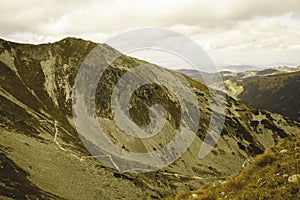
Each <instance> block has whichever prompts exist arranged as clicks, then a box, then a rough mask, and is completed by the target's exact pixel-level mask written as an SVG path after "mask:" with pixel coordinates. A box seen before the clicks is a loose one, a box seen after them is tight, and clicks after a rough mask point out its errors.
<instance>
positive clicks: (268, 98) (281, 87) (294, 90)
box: [237, 71, 300, 121]
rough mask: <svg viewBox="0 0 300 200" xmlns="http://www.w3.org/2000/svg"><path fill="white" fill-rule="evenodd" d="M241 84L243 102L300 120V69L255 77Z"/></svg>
mask: <svg viewBox="0 0 300 200" xmlns="http://www.w3.org/2000/svg"><path fill="white" fill-rule="evenodd" d="M241 85H242V86H241V87H242V88H243V90H242V92H241V93H240V94H239V95H238V96H237V98H238V99H240V101H241V102H243V103H246V104H247V105H250V106H252V107H255V108H258V109H267V110H269V111H272V112H276V113H280V114H282V115H285V116H287V117H289V118H290V119H293V120H297V121H300V102H299V98H300V87H299V86H300V71H297V72H290V73H286V74H278V75H269V76H263V77H255V78H252V79H249V80H245V81H243V82H242V84H241Z"/></svg>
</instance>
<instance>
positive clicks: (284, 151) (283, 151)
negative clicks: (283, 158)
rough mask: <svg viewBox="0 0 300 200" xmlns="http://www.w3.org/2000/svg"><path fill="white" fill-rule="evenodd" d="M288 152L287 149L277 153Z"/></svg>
mask: <svg viewBox="0 0 300 200" xmlns="http://www.w3.org/2000/svg"><path fill="white" fill-rule="evenodd" d="M287 152H288V150H287V149H282V150H281V151H280V152H279V153H287Z"/></svg>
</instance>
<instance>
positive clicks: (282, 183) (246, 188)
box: [166, 133, 300, 200]
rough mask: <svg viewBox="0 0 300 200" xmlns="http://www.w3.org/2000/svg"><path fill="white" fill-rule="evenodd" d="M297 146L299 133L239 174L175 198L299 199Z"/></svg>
mask: <svg viewBox="0 0 300 200" xmlns="http://www.w3.org/2000/svg"><path fill="white" fill-rule="evenodd" d="M299 145H300V137H299V133H297V134H295V135H293V136H289V137H288V138H286V139H285V140H284V141H283V142H281V143H280V144H278V145H276V146H274V147H272V148H271V149H269V150H268V151H266V152H265V153H264V154H262V155H260V156H257V157H256V158H255V159H254V160H253V161H251V163H250V164H249V165H248V166H246V167H245V168H243V169H242V170H241V172H240V173H239V174H238V175H235V176H232V177H228V178H227V179H226V180H225V181H222V182H218V183H214V185H207V186H205V188H202V189H198V190H195V191H192V192H191V193H188V192H181V193H179V194H178V195H177V196H176V197H174V198H175V199H182V200H184V199H196V200H204V199H211V200H214V199H274V200H277V199H278V200H281V199H299V196H300V191H299V187H300V167H299V162H300V161H299V159H300V147H299ZM174 198H172V197H170V198H168V199H169V200H171V199H174ZM166 199H167V198H166Z"/></svg>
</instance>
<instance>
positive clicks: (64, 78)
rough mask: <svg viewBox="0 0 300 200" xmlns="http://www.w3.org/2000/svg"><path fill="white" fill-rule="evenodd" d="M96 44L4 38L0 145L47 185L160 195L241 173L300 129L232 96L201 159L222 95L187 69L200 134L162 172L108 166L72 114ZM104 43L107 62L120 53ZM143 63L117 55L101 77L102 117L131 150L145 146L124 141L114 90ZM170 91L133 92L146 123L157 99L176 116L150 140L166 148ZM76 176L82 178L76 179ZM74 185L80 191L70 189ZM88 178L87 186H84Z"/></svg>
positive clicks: (58, 189)
mask: <svg viewBox="0 0 300 200" xmlns="http://www.w3.org/2000/svg"><path fill="white" fill-rule="evenodd" d="M97 45H98V44H96V43H92V42H89V41H84V40H79V39H74V38H68V39H64V40H61V41H59V42H56V43H51V44H43V45H29V44H21V45H19V44H17V43H10V42H7V41H0V70H1V75H0V89H1V90H0V113H1V115H0V117H1V118H0V125H1V126H0V130H1V131H0V132H1V135H2V136H3V137H2V139H1V140H0V142H1V143H0V144H1V145H2V146H0V147H1V150H4V149H10V150H9V151H8V152H6V156H7V157H8V158H9V159H10V160H12V161H13V162H15V163H16V165H17V166H19V167H20V168H22V169H23V170H24V171H26V172H28V174H29V175H28V177H30V178H29V179H30V180H31V181H32V184H34V185H36V186H37V187H38V188H41V190H43V191H46V192H49V193H51V194H53V195H57V196H59V197H61V198H67V199H78V198H89V199H97V197H98V196H101V197H103V198H106V199H115V198H120V199H124V198H127V199H134V198H141V199H142V198H143V197H145V196H148V197H151V198H161V197H164V196H168V195H170V194H171V193H174V192H176V191H178V190H180V189H182V188H196V187H199V185H201V184H203V182H206V181H210V180H216V179H219V177H223V176H226V175H228V174H231V173H233V172H236V171H238V170H239V169H240V168H241V166H242V164H243V162H244V161H245V160H246V159H248V158H249V157H251V156H254V155H256V154H259V153H262V152H263V151H264V150H265V149H266V148H268V147H269V146H271V145H273V144H275V143H277V142H278V140H280V138H284V137H285V136H286V135H288V134H291V133H293V132H294V131H296V130H298V129H299V124H298V123H296V122H293V121H291V120H286V119H282V116H280V115H277V114H272V113H269V112H267V111H258V110H255V109H253V108H249V107H247V106H246V105H244V104H241V103H239V102H237V101H235V100H234V99H233V98H231V97H227V108H226V118H225V126H224V129H223V131H222V133H221V138H220V139H219V141H218V143H217V145H216V146H215V148H214V149H213V151H212V152H211V153H210V154H209V155H208V156H207V157H206V158H205V159H204V160H198V159H196V158H198V157H197V156H198V152H199V148H200V146H201V144H202V141H203V139H204V137H205V134H206V130H207V129H208V126H209V121H210V117H211V115H212V113H213V112H217V111H215V110H214V111H213V110H211V109H210V104H212V103H214V102H211V101H210V99H211V98H210V95H214V96H216V97H218V92H217V91H209V90H208V88H207V87H206V86H204V85H203V84H201V83H199V82H197V81H195V80H193V79H191V78H189V77H186V76H184V77H183V78H185V79H187V81H188V82H189V83H190V85H191V87H192V89H193V91H194V92H195V93H196V94H197V99H198V103H199V111H200V113H201V116H202V118H201V121H200V122H199V130H198V132H197V137H196V138H195V141H194V142H193V144H192V145H191V146H190V148H189V149H188V151H187V152H185V153H184V154H183V155H182V156H181V157H180V158H179V159H178V160H177V161H176V162H174V163H173V164H171V165H170V166H169V167H166V168H164V169H161V170H159V171H158V172H151V173H146V174H130V173H120V172H118V171H116V170H113V169H110V168H108V167H106V166H105V165H103V164H100V163H98V162H97V161H96V159H95V158H93V157H91V155H90V154H89V153H88V152H87V150H86V149H85V148H84V146H83V144H82V142H81V140H80V139H79V137H78V134H77V131H76V128H75V126H74V123H73V116H72V91H73V85H74V80H75V77H76V74H77V71H78V69H79V67H80V65H81V63H82V62H83V60H84V59H85V57H86V56H87V55H88V53H89V52H90V51H91V50H92V49H93V48H95V47H96V46H97ZM100 48H101V51H102V60H101V62H104V63H107V60H108V59H109V58H110V57H111V56H112V55H115V54H120V53H119V52H118V51H117V50H114V49H112V48H111V47H109V46H108V45H105V44H100ZM144 63H146V62H144V61H141V60H137V59H134V58H131V57H128V56H125V55H122V54H120V56H119V58H118V59H117V60H115V61H114V62H113V63H112V64H111V65H110V66H108V68H107V70H106V72H105V73H104V74H103V76H102V77H101V79H100V80H101V81H100V83H99V85H98V88H97V92H96V113H97V116H98V119H99V123H101V125H102V126H103V129H105V130H107V131H110V135H109V137H110V138H111V139H112V140H113V141H114V142H115V143H116V145H119V146H120V147H122V145H123V146H124V148H125V149H128V150H129V151H133V152H134V151H141V148H144V147H143V146H137V145H133V144H132V143H130V142H129V143H128V142H127V143H126V140H127V139H128V136H126V137H123V136H122V133H121V132H120V131H118V130H117V128H116V124H115V122H114V121H113V120H112V114H111V105H110V96H109V95H110V94H111V91H112V90H113V88H114V86H115V84H116V83H117V81H118V79H119V78H120V77H121V76H122V75H123V74H125V73H126V72H127V71H128V70H129V69H132V68H134V67H136V66H139V65H141V64H144ZM153 66H154V65H153ZM155 67H158V66H155ZM170 73H172V74H173V75H174V76H180V77H182V76H183V75H182V74H180V73H176V72H171V71H170ZM171 84H176V83H171ZM208 92H210V94H208ZM170 97H172V94H171V93H170V91H168V90H167V89H166V88H164V87H158V86H155V85H148V86H145V87H141V88H140V89H139V90H137V92H136V93H135V94H133V97H132V102H131V104H132V110H131V112H132V113H133V117H134V119H135V122H136V123H138V124H141V125H143V124H147V123H149V117H148V116H147V114H145V113H147V112H144V111H145V110H148V109H149V107H150V105H152V104H153V103H155V102H160V103H162V104H163V105H164V106H165V107H166V108H167V111H168V113H169V114H170V116H171V117H170V120H169V122H167V123H168V124H167V126H166V130H164V131H165V132H163V133H165V134H166V135H165V136H161V135H158V136H157V137H156V138H155V140H153V141H152V142H149V143H148V147H149V148H161V146H163V145H164V144H160V142H159V141H168V140H170V139H171V138H172V135H169V134H168V132H171V131H173V129H174V128H176V127H177V125H176V124H177V123H178V120H179V118H180V115H179V114H178V108H179V106H180V105H178V102H177V101H176V100H175V101H171V100H170ZM125 139H126V140H125ZM132 141H134V140H132ZM24 142H25V143H27V145H26V144H25V143H24ZM148 147H147V148H148ZM147 148H146V149H147ZM37 152H38V153H37ZM31 154H32V156H29V157H28V155H31ZM25 157H28V159H24V158H25ZM39 159H40V160H42V162H40V161H39ZM44 163H47V165H48V167H47V165H45V164H44ZM68 169H72V171H71V172H69V171H68ZM45 172H46V173H45ZM95 174H96V175H95ZM85 177H88V178H85ZM197 177H198V178H197ZM199 177H200V179H199ZM47 178H48V179H47ZM78 179H79V180H80V181H81V183H79V182H78V183H77V181H78ZM88 179H90V180H88ZM57 180H59V181H57ZM91 181H92V182H93V183H95V184H96V185H93V184H91V183H90V182H91ZM126 184H128V187H127V186H125V185H126ZM70 185H72V187H74V188H76V190H72V189H70ZM83 185H85V186H88V187H89V189H88V190H87V191H85V187H83ZM174 189H175V191H174ZM124 190H126V196H124V193H123V191H124ZM20 192H21V191H20ZM92 194H93V195H95V196H93V195H92ZM1 195H6V194H4V193H1ZM24 195H25V194H24Z"/></svg>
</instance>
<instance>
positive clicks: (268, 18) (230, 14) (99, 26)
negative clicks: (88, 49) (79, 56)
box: [0, 0, 300, 51]
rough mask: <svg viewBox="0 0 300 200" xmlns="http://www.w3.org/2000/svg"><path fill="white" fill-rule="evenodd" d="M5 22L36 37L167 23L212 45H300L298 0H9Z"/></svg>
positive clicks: (2, 10)
mask: <svg viewBox="0 0 300 200" xmlns="http://www.w3.org/2000/svg"><path fill="white" fill-rule="evenodd" d="M0 27H1V29H0V37H2V38H5V39H9V40H14V41H18V42H30V43H43V42H53V41H55V40H59V39H62V38H64V37H66V36H75V37H81V38H84V39H89V40H93V41H96V42H103V41H105V40H106V39H108V38H110V37H111V36H112V35H115V34H118V33H120V32H123V31H124V30H130V29H134V28H140V27H161V28H168V29H171V30H174V31H177V32H179V33H182V34H185V35H187V36H189V37H191V38H192V39H194V40H196V41H197V42H198V43H199V44H201V46H203V48H204V49H205V50H207V51H218V50H227V51H236V50H245V49H269V50H284V49H285V50H287V49H293V51H294V50H297V49H298V50H300V45H299V44H300V4H299V1H297V0H285V1H282V0H264V1H261V0H244V1H240V0H210V1H199V0H185V1H172V0H166V1H149V0H145V1H139V0H128V1H121V0H110V1H109V0H103V1H97V0H87V1H80V0H74V1H59V0H53V1H46V0H41V1H36V0H28V1H21V0H3V1H1V2H0Z"/></svg>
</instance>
